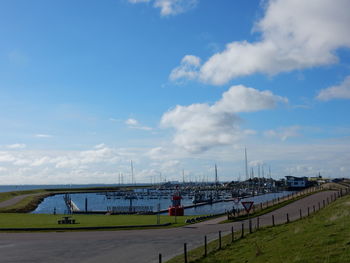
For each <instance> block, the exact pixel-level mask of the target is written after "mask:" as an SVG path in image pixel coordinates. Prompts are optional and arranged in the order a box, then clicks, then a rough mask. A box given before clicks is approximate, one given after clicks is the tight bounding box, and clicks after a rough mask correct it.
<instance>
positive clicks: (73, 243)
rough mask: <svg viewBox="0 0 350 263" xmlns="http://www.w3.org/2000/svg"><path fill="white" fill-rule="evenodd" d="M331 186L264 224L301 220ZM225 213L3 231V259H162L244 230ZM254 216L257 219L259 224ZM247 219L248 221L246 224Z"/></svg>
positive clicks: (0, 241) (140, 262)
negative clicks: (112, 225) (113, 226)
mask: <svg viewBox="0 0 350 263" xmlns="http://www.w3.org/2000/svg"><path fill="white" fill-rule="evenodd" d="M334 193H335V192H333V191H326V192H320V193H316V194H314V195H311V196H309V197H306V198H304V199H301V200H298V201H296V202H294V203H292V204H289V205H288V206H285V207H282V208H280V209H278V210H276V211H274V212H271V213H269V214H266V215H263V216H261V217H260V225H271V222H272V214H273V215H274V216H275V222H276V224H279V223H284V222H286V213H289V218H290V220H291V221H292V220H295V219H298V218H299V216H300V214H299V209H302V213H303V216H306V215H307V208H308V207H310V213H312V212H313V206H315V208H316V210H318V203H319V202H320V204H321V207H322V205H323V200H327V197H328V198H329V201H330V198H331V195H334ZM223 219H224V218H218V219H214V220H210V221H206V222H201V223H198V224H193V225H189V226H185V227H180V228H176V229H175V228H173V229H156V230H154V229H153V230H150V229H147V230H124V231H94V232H92V231H90V232H54V233H0V255H1V258H0V261H1V262H65V263H66V262H67V263H68V262H88V263H89V262H99V263H101V262H118V263H129V262H130V263H134V262H137V263H143V262H144V263H150V262H158V261H157V260H158V253H162V255H163V260H164V261H165V260H167V259H169V258H171V257H173V256H175V255H178V254H180V253H182V251H183V243H185V242H187V243H188V248H189V249H191V248H194V247H197V246H199V245H202V243H203V237H204V235H207V236H208V239H209V240H211V239H214V238H217V235H218V231H219V230H221V231H222V232H223V234H224V233H225V232H229V231H230V230H231V226H234V228H235V229H237V230H238V229H240V227H241V224H242V222H236V223H230V224H218V222H220V221H222V220H223ZM255 222H256V220H253V223H255ZM247 225H248V224H247V222H245V226H247Z"/></svg>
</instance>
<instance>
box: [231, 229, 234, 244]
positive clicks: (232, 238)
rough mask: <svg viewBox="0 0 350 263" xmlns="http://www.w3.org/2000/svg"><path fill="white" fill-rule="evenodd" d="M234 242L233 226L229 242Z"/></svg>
mask: <svg viewBox="0 0 350 263" xmlns="http://www.w3.org/2000/svg"><path fill="white" fill-rule="evenodd" d="M233 241H235V232H234V231H233V226H232V227H231V242H232V243H233Z"/></svg>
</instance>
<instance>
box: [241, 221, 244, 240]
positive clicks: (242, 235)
mask: <svg viewBox="0 0 350 263" xmlns="http://www.w3.org/2000/svg"><path fill="white" fill-rule="evenodd" d="M243 237H244V223H242V232H241V238H243Z"/></svg>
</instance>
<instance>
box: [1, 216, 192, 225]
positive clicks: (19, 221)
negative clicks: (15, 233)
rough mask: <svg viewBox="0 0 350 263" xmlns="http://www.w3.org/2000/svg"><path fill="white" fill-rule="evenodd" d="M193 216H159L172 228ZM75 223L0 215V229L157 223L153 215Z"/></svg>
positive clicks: (80, 219)
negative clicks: (66, 223) (67, 223)
mask: <svg viewBox="0 0 350 263" xmlns="http://www.w3.org/2000/svg"><path fill="white" fill-rule="evenodd" d="M192 217H193V216H181V217H177V224H175V217H169V216H160V223H161V224H164V223H168V222H169V223H173V224H172V227H174V226H181V225H184V224H185V223H184V222H185V220H186V219H187V218H192ZM72 218H74V219H75V220H76V222H77V224H74V225H59V224H57V220H58V219H62V215H49V214H19V213H6V214H0V228H25V227H28V228H32V227H38V228H45V227H72V228H74V227H89V226H92V227H95V226H128V225H154V224H156V223H157V219H156V216H155V215H114V216H106V215H73V216H72Z"/></svg>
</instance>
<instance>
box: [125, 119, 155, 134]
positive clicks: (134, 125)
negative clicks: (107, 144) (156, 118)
mask: <svg viewBox="0 0 350 263" xmlns="http://www.w3.org/2000/svg"><path fill="white" fill-rule="evenodd" d="M125 124H127V125H128V127H129V128H132V129H137V130H143V131H151V130H153V129H152V128H151V127H148V126H142V125H140V123H139V122H138V121H137V120H135V119H131V118H130V119H127V120H126V121H125Z"/></svg>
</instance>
